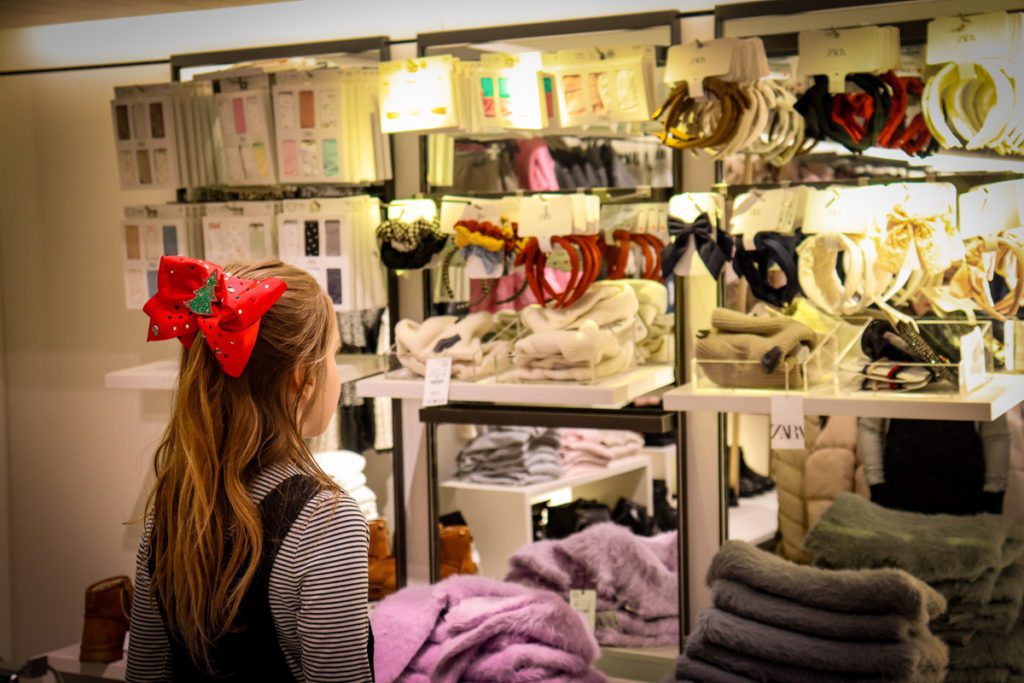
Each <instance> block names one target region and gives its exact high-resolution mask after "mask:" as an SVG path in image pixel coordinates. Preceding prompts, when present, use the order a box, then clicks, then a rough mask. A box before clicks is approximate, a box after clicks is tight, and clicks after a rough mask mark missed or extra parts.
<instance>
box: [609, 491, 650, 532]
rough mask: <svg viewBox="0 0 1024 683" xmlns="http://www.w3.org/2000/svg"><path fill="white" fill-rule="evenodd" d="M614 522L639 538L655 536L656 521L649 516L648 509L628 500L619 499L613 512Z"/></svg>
mask: <svg viewBox="0 0 1024 683" xmlns="http://www.w3.org/2000/svg"><path fill="white" fill-rule="evenodd" d="M612 521H613V522H615V523H616V524H619V525H621V526H624V527H626V528H628V529H629V530H630V531H632V532H633V533H634V534H636V535H637V536H653V535H654V532H655V528H654V520H653V519H652V518H651V516H650V515H648V514H647V508H645V507H644V506H643V505H641V504H640V503H634V502H633V501H631V500H629V499H628V498H619V502H617V503H616V504H615V509H614V510H613V511H612Z"/></svg>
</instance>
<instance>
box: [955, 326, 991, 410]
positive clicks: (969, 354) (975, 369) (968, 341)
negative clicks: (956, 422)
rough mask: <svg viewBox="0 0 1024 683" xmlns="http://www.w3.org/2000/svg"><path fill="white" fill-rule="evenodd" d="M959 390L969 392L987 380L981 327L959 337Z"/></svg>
mask: <svg viewBox="0 0 1024 683" xmlns="http://www.w3.org/2000/svg"><path fill="white" fill-rule="evenodd" d="M958 374H959V377H960V392H961V393H964V394H966V393H970V392H972V391H974V390H975V389H977V388H978V387H980V386H981V385H982V384H984V383H985V381H986V380H988V369H987V368H986V367H985V340H984V339H983V338H982V336H981V328H978V327H975V328H974V329H973V330H971V331H970V332H968V333H967V334H965V335H964V336H962V337H960V371H959V373H958Z"/></svg>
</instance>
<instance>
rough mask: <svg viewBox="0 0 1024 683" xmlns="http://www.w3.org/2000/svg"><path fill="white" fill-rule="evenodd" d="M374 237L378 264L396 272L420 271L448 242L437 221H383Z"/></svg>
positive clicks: (421, 219) (423, 219) (419, 219)
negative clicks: (377, 250)
mask: <svg viewBox="0 0 1024 683" xmlns="http://www.w3.org/2000/svg"><path fill="white" fill-rule="evenodd" d="M376 235H377V242H378V244H379V245H380V259H381V261H382V262H383V263H384V265H385V266H387V267H388V268H392V269H396V270H415V269H417V268H423V267H424V266H426V265H427V264H428V263H430V261H431V259H433V258H434V255H435V254H439V253H440V252H441V251H442V250H443V249H444V246H445V244H447V242H448V238H447V236H445V235H444V234H443V233H442V232H441V225H440V224H439V223H438V222H437V220H436V219H435V220H427V219H425V218H417V219H416V220H414V221H411V222H409V223H406V222H405V221H402V220H398V219H391V220H386V221H384V222H383V223H381V224H380V225H378V226H377V230H376Z"/></svg>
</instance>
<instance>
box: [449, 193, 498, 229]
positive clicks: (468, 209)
mask: <svg viewBox="0 0 1024 683" xmlns="http://www.w3.org/2000/svg"><path fill="white" fill-rule="evenodd" d="M459 221H479V222H481V223H482V222H484V221H487V222H489V223H493V224H494V225H501V205H500V202H498V201H496V200H493V199H474V198H472V197H443V198H442V199H441V232H443V233H446V234H448V235H451V234H453V233H454V232H455V224H456V223H458V222H459Z"/></svg>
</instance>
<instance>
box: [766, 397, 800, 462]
mask: <svg viewBox="0 0 1024 683" xmlns="http://www.w3.org/2000/svg"><path fill="white" fill-rule="evenodd" d="M771 413H772V448H776V449H779V450H796V449H801V448H804V399H803V397H802V396H772V398H771Z"/></svg>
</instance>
